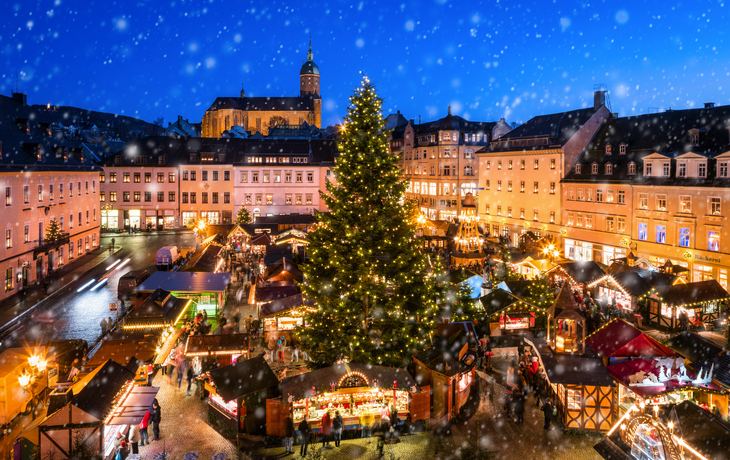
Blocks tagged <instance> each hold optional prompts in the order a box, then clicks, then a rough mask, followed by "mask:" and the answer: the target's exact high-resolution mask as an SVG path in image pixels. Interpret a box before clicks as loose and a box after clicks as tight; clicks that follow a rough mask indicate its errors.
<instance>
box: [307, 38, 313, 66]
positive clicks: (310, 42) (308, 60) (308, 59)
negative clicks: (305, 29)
mask: <svg viewBox="0 0 730 460" xmlns="http://www.w3.org/2000/svg"><path fill="white" fill-rule="evenodd" d="M307 62H314V53H312V36H311V35H310V36H309V51H307Z"/></svg>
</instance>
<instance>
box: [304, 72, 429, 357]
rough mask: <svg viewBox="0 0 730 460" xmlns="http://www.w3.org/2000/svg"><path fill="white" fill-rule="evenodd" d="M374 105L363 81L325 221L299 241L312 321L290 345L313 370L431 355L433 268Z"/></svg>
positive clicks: (355, 97) (378, 105)
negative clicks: (305, 258) (297, 346)
mask: <svg viewBox="0 0 730 460" xmlns="http://www.w3.org/2000/svg"><path fill="white" fill-rule="evenodd" d="M382 103H383V101H382V99H381V98H380V97H378V95H377V93H376V90H375V86H374V85H373V83H371V82H370V81H369V80H368V79H367V78H364V79H363V81H362V86H361V87H360V88H358V89H357V90H356V91H355V94H354V95H353V96H352V97H351V98H350V106H349V107H348V115H347V117H346V118H345V122H346V124H345V127H344V129H343V131H342V136H341V139H340V142H339V144H338V147H339V151H340V155H339V157H338V159H337V162H336V163H335V167H334V171H335V177H337V184H336V185H335V184H333V183H331V182H329V181H328V182H327V193H321V197H322V200H324V202H325V203H326V204H327V207H328V209H329V210H330V212H329V213H323V214H317V215H318V220H319V222H318V223H317V224H316V225H315V226H314V228H313V230H312V231H310V232H309V233H308V235H307V238H308V240H309V246H308V248H307V253H308V255H309V259H310V263H308V264H307V265H305V266H303V267H302V271H303V272H304V279H305V283H304V284H303V285H302V291H303V293H304V294H305V295H306V296H307V297H308V298H310V299H312V300H313V301H314V302H315V303H316V305H317V309H316V311H314V312H312V313H309V314H308V315H307V317H306V324H307V327H306V328H298V329H297V330H296V331H295V334H296V336H297V337H298V338H299V339H301V344H302V348H303V349H305V350H307V351H308V352H309V355H310V357H311V358H312V360H311V363H310V364H311V365H313V366H314V367H323V366H328V365H331V364H333V363H334V362H336V361H337V360H338V359H339V358H340V356H341V355H343V357H344V358H346V359H349V360H350V361H351V362H357V363H373V364H381V365H389V366H406V365H409V364H410V363H411V362H412V356H413V352H414V351H416V350H421V349H425V348H427V347H428V346H429V345H430V341H429V337H430V334H431V332H432V331H433V329H434V327H435V316H436V313H437V312H438V303H439V301H440V299H441V296H440V292H441V288H440V287H438V286H437V283H436V273H438V272H439V271H440V267H438V266H435V265H434V266H433V267H431V270H429V269H428V267H427V263H428V260H427V257H426V255H425V254H424V253H423V252H422V251H421V250H420V249H419V247H418V242H417V241H416V239H415V236H414V235H415V231H416V227H415V221H414V220H413V218H412V217H411V216H412V209H411V207H410V206H404V202H403V200H404V193H405V189H406V182H405V181H403V180H401V177H400V169H401V168H400V159H399V158H398V156H396V155H392V154H391V153H390V152H389V149H388V143H387V137H388V134H389V133H388V132H387V131H385V130H384V126H385V123H384V120H383V115H382V112H381V107H382Z"/></svg>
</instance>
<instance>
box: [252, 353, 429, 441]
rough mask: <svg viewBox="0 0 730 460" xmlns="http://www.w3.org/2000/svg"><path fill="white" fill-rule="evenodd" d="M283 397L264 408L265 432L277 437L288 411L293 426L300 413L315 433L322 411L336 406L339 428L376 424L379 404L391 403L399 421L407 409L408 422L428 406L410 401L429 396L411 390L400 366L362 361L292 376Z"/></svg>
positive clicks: (425, 415)
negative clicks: (339, 416) (368, 423)
mask: <svg viewBox="0 0 730 460" xmlns="http://www.w3.org/2000/svg"><path fill="white" fill-rule="evenodd" d="M281 389H282V400H276V401H269V402H268V404H267V406H269V407H271V408H272V409H273V408H275V407H276V408H277V409H276V410H267V420H266V432H267V434H268V435H269V436H282V435H283V427H284V418H285V417H286V415H287V414H289V413H291V414H292V415H293V420H294V425H295V426H297V425H298V424H299V422H300V421H301V420H302V418H303V416H304V414H308V420H309V424H310V426H311V428H312V431H313V432H314V433H318V432H320V430H321V428H322V416H323V415H324V413H325V412H327V411H332V412H333V413H334V411H335V410H339V411H340V414H341V415H342V418H343V421H344V429H346V430H352V429H359V428H361V425H362V422H363V421H364V419H366V418H367V419H371V420H372V421H373V422H374V423H380V411H381V409H382V408H383V407H384V406H387V407H391V406H395V407H396V408H397V410H398V419H399V420H400V421H401V422H402V421H403V420H405V419H406V417H407V415H408V414H409V412H410V415H411V418H412V419H413V420H421V419H423V418H426V419H427V418H428V417H429V415H428V413H427V412H426V413H424V412H423V410H424V409H426V410H427V407H428V406H427V405H425V404H422V403H418V402H417V404H418V410H419V412H414V411H412V410H411V409H413V408H415V406H414V404H413V403H414V401H415V400H416V399H418V400H419V401H420V400H422V399H425V400H426V401H427V400H428V392H419V391H416V392H415V394H414V393H412V391H413V390H415V389H416V388H415V381H414V380H413V377H411V375H410V374H409V373H408V372H407V371H406V370H405V369H400V368H391V367H384V366H372V365H366V364H336V365H334V366H330V367H326V368H323V369H317V370H315V371H312V372H307V373H304V374H300V375H296V376H294V377H290V378H287V379H284V380H283V381H282V382H281Z"/></svg>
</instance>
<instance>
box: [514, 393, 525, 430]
mask: <svg viewBox="0 0 730 460" xmlns="http://www.w3.org/2000/svg"><path fill="white" fill-rule="evenodd" d="M512 400H513V401H514V403H515V408H514V412H515V415H516V416H517V421H516V422H517V423H524V421H525V420H524V418H523V416H524V413H525V397H524V393H523V392H522V391H521V390H520V389H519V388H518V389H517V390H515V392H514V393H512Z"/></svg>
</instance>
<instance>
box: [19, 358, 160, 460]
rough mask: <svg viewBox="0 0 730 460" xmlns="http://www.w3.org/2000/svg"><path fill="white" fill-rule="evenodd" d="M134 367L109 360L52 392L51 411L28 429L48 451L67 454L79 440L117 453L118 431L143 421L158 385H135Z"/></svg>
mask: <svg viewBox="0 0 730 460" xmlns="http://www.w3.org/2000/svg"><path fill="white" fill-rule="evenodd" d="M134 376H135V373H134V372H133V371H131V370H130V369H128V368H127V367H125V366H123V365H121V364H119V363H117V362H115V361H113V360H108V361H107V362H105V363H104V364H102V365H101V366H99V367H97V368H96V369H95V370H94V371H93V372H92V373H90V374H89V375H87V376H86V377H84V378H83V379H81V380H79V382H77V383H76V384H74V385H73V386H72V387H71V388H67V389H62V390H57V391H55V392H54V393H52V394H51V395H50V396H49V403H48V411H47V414H48V415H47V416H45V417H44V418H43V419H42V420H41V421H40V422H38V423H37V425H36V427H37V432H35V433H33V434H34V435H35V436H33V434H30V435H26V437H28V438H29V439H30V440H31V441H32V442H33V441H37V442H35V443H36V445H37V446H38V450H39V452H41V453H43V455H54V456H55V458H60V459H68V458H70V457H71V456H70V455H69V454H70V450H71V447H72V446H73V444H74V442H76V441H77V439H78V440H80V441H81V442H83V443H84V444H85V445H86V446H87V447H88V448H89V450H90V451H91V452H92V453H93V454H94V455H97V456H99V457H101V458H102V459H111V458H112V457H113V455H114V440H115V438H116V434H117V433H118V432H122V433H126V430H127V429H128V426H129V425H132V424H138V423H140V422H141V421H142V418H143V417H144V414H145V413H146V412H147V409H148V408H149V406H150V405H151V404H152V401H153V400H154V398H155V396H156V395H157V391H158V390H159V388H156V387H146V386H142V387H139V386H135V385H134V382H133V379H134Z"/></svg>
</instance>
